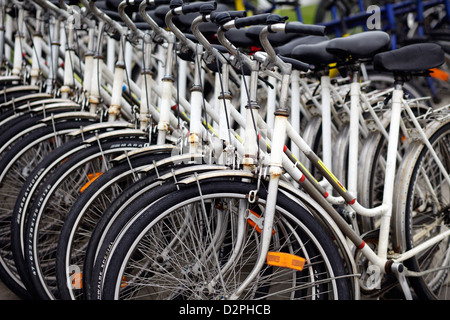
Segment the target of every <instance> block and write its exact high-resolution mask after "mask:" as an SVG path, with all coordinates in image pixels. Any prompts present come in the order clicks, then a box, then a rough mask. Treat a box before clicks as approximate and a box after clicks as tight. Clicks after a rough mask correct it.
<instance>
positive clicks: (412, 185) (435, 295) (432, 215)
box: [397, 123, 450, 299]
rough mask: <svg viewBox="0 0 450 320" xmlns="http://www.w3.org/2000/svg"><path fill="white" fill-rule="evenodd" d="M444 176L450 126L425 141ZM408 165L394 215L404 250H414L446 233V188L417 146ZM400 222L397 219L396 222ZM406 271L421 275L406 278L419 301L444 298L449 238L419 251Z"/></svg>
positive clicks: (449, 161) (449, 162)
mask: <svg viewBox="0 0 450 320" xmlns="http://www.w3.org/2000/svg"><path fill="white" fill-rule="evenodd" d="M429 141H430V143H431V144H432V146H433V149H434V151H435V152H436V154H437V156H438V158H439V159H440V161H441V162H442V164H443V165H444V167H445V170H446V171H447V173H448V172H449V169H450V123H446V124H445V125H441V126H440V128H439V129H438V130H436V131H435V132H434V133H433V135H432V136H431V137H430V138H429ZM408 155H409V157H408V161H407V163H405V166H404V167H403V168H404V170H402V171H400V172H399V175H400V176H401V177H402V176H403V177H406V179H403V180H402V181H401V185H400V186H399V190H400V193H399V195H398V198H397V199H401V198H400V197H404V196H405V195H406V197H405V199H406V201H405V202H401V201H399V203H400V205H401V206H402V207H401V208H398V206H397V210H398V211H399V212H398V213H397V230H399V231H398V232H399V233H400V235H403V236H404V242H403V245H404V247H403V248H405V250H406V251H407V250H410V249H412V248H414V247H417V246H418V245H420V244H421V243H423V242H425V241H426V240H428V239H430V238H432V237H434V236H436V235H439V234H442V233H444V232H446V231H448V230H449V229H450V219H449V212H450V211H449V210H450V186H449V183H448V181H446V180H445V178H444V177H443V174H442V171H440V170H439V167H438V165H437V164H436V161H435V160H434V158H433V157H432V155H431V152H430V150H429V149H428V148H427V147H425V146H424V145H423V144H421V143H420V144H417V145H416V146H415V148H414V149H413V151H412V152H411V153H409V154H408ZM399 218H400V219H399ZM405 265H406V266H407V267H408V269H409V270H412V271H416V272H424V274H423V275H421V276H413V277H410V278H409V281H410V283H411V285H412V286H413V288H414V291H415V292H416V293H417V295H418V296H419V297H420V298H422V299H439V298H447V299H448V296H442V294H444V293H443V292H445V291H446V289H447V288H448V283H446V279H447V278H448V269H449V268H450V240H449V237H446V238H444V239H443V240H442V241H440V242H438V243H436V244H435V245H433V246H431V247H429V248H427V249H425V250H423V251H421V252H420V253H419V254H418V255H416V256H415V257H413V258H411V259H409V260H407V261H405ZM447 282H448V281H447Z"/></svg>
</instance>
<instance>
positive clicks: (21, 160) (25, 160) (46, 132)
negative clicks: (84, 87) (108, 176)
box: [0, 120, 92, 299]
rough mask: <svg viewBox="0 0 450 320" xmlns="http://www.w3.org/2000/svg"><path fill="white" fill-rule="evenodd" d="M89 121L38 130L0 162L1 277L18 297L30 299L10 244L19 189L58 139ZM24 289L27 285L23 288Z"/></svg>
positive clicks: (71, 122)
mask: <svg viewBox="0 0 450 320" xmlns="http://www.w3.org/2000/svg"><path fill="white" fill-rule="evenodd" d="M90 123H92V122H90V121H85V120H84V121H83V120H82V121H76V120H73V121H67V122H62V123H58V124H57V125H55V126H46V127H41V128H39V129H37V130H34V131H32V132H30V133H29V134H28V135H27V136H26V137H24V138H22V139H21V140H20V141H18V142H17V143H16V144H14V145H13V146H12V148H11V149H10V150H9V151H8V152H6V154H4V156H3V157H2V158H1V159H0V194H1V199H2V201H1V202H0V216H1V219H2V223H1V227H0V232H1V234H2V235H3V237H5V238H7V239H8V241H5V242H3V241H2V243H3V244H2V247H1V255H0V278H1V279H2V281H3V282H5V284H7V286H8V287H9V288H10V289H11V290H12V291H13V292H15V293H16V294H17V295H18V296H19V297H22V298H26V299H27V298H29V297H30V296H29V294H28V293H27V294H24V292H23V288H24V284H23V283H22V280H21V277H20V275H19V273H18V271H17V270H16V266H15V263H14V258H13V253H12V250H13V249H12V245H11V241H10V239H11V225H10V224H11V221H12V211H13V209H14V206H15V202H16V199H17V196H18V194H19V192H20V191H19V190H20V189H21V187H22V185H23V181H24V180H25V179H26V178H27V175H28V173H29V172H31V171H32V168H33V167H34V166H35V165H37V163H39V162H40V160H41V159H42V158H44V157H45V156H46V155H48V153H50V152H52V150H54V148H55V147H56V146H57V144H58V142H57V140H59V139H64V138H63V137H64V136H65V135H66V134H67V133H68V132H71V131H72V130H73V129H74V128H78V127H80V126H83V125H88V124H90ZM25 287H26V285H25Z"/></svg>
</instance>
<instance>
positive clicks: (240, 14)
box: [209, 11, 247, 22]
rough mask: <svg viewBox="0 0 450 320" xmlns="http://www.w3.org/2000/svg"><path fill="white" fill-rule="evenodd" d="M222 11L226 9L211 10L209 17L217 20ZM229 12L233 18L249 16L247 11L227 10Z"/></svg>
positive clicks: (214, 20)
mask: <svg viewBox="0 0 450 320" xmlns="http://www.w3.org/2000/svg"><path fill="white" fill-rule="evenodd" d="M222 13H224V11H216V12H211V14H210V15H209V19H210V20H211V22H216V18H217V16H218V15H220V14H222ZM227 13H229V15H230V18H231V19H235V18H244V17H246V16H247V11H227Z"/></svg>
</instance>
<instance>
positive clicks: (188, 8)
mask: <svg viewBox="0 0 450 320" xmlns="http://www.w3.org/2000/svg"><path fill="white" fill-rule="evenodd" d="M204 5H208V6H213V8H214V9H213V10H215V9H216V8H217V2H215V1H210V2H195V3H190V4H183V5H182V6H181V11H182V12H183V14H188V13H192V12H199V11H200V9H201V7H202V6H204Z"/></svg>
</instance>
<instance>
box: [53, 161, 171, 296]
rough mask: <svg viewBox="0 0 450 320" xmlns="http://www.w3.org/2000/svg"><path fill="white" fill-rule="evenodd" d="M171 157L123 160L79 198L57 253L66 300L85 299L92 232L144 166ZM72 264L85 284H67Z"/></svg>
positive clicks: (60, 288) (58, 269)
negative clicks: (81, 275) (86, 265)
mask: <svg viewBox="0 0 450 320" xmlns="http://www.w3.org/2000/svg"><path fill="white" fill-rule="evenodd" d="M168 156H170V154H168V153H154V154H144V155H142V156H139V157H138V158H131V159H128V161H125V162H123V163H119V164H118V165H115V166H114V167H113V168H111V169H110V170H108V171H106V172H105V173H103V174H102V175H101V176H100V177H98V178H97V179H96V180H95V181H94V182H93V183H92V184H91V185H90V186H89V187H88V188H87V189H86V190H85V191H84V192H83V193H82V194H81V196H80V197H79V198H78V199H77V200H76V202H75V203H74V205H73V206H72V207H71V209H70V211H69V213H68V215H67V218H66V219H65V221H64V225H63V227H62V229H61V235H60V238H59V240H58V248H57V254H56V273H57V276H56V279H57V281H58V292H59V296H60V298H61V299H62V300H75V299H76V300H78V299H84V294H83V293H84V290H82V289H84V286H85V283H89V276H88V275H89V272H85V270H84V268H83V265H84V259H85V255H86V251H87V247H88V245H87V244H88V243H90V242H91V241H90V238H91V234H92V232H93V231H94V229H96V228H97V227H98V224H99V222H100V220H102V217H103V215H104V212H105V211H106V210H107V208H108V207H110V204H111V203H112V202H114V201H115V199H116V198H117V197H119V196H121V195H122V193H123V191H124V190H125V189H126V188H127V187H129V186H131V185H135V184H136V180H137V179H138V178H139V177H140V176H141V174H140V173H139V170H140V169H141V168H142V167H146V166H149V165H151V164H152V163H153V161H158V160H161V159H163V158H166V157H168ZM136 191H137V190H136ZM134 192H135V191H134ZM69 266H77V268H78V269H79V272H81V273H82V274H83V279H82V280H83V281H82V285H80V286H75V287H74V286H68V285H67V282H66V281H65V278H67V277H69V276H70V275H67V270H68V269H69Z"/></svg>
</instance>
